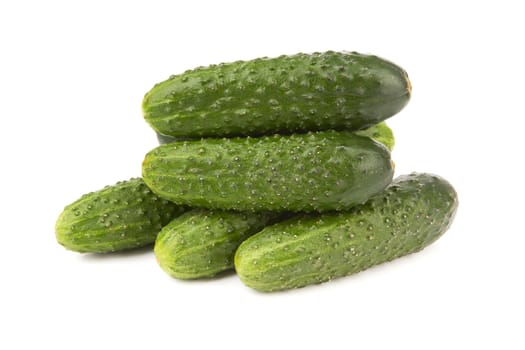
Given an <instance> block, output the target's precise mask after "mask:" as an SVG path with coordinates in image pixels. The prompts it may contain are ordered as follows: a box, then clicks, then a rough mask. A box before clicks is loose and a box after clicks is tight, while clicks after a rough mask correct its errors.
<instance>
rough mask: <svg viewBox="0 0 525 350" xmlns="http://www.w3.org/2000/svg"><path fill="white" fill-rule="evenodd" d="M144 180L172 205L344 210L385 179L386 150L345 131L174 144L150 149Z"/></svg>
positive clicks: (389, 170)
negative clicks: (172, 203)
mask: <svg viewBox="0 0 525 350" xmlns="http://www.w3.org/2000/svg"><path fill="white" fill-rule="evenodd" d="M142 175H143V178H144V181H145V182H146V184H147V185H148V186H149V187H150V188H151V189H152V191H154V192H155V193H157V194H158V195H159V196H161V197H163V198H166V199H168V200H171V201H173V202H175V203H177V204H180V205H188V206H192V207H202V208H209V209H223V210H228V209H230V210H240V211H242V210H244V211H265V210H268V211H329V210H346V209H349V208H350V207H352V206H354V205H356V204H360V203H363V202H365V201H366V200H367V199H368V198H369V197H370V196H372V195H374V194H376V193H378V192H380V191H382V190H383V189H384V188H385V187H386V186H387V185H388V184H389V183H390V182H391V180H392V176H393V163H392V161H391V159H390V152H389V151H388V149H386V147H385V146H383V145H382V144H380V143H377V142H375V141H373V140H371V139H370V138H368V137H364V136H358V135H355V134H353V133H351V132H346V131H344V132H343V131H342V132H337V131H323V132H312V133H307V134H294V135H288V136H283V135H273V136H264V137H259V138H252V137H246V138H231V139H202V140H195V141H175V142H173V143H169V144H165V145H161V146H159V147H157V148H155V149H154V150H152V151H150V152H149V153H148V154H147V155H146V157H145V159H144V161H143V166H142Z"/></svg>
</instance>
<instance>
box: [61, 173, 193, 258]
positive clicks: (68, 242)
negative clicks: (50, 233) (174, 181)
mask: <svg viewBox="0 0 525 350" xmlns="http://www.w3.org/2000/svg"><path fill="white" fill-rule="evenodd" d="M184 211H185V209H184V208H183V207H181V206H178V205H176V204H174V203H171V202H169V201H167V200H165V199H162V198H159V197H158V196H157V195H155V194H153V193H152V192H151V190H150V189H149V188H148V187H147V186H146V185H145V184H144V182H143V181H142V179H140V178H135V179H131V180H128V181H121V182H118V183H117V184H115V185H113V186H106V187H105V188H104V189H102V190H99V191H96V192H91V193H88V194H85V195H83V196H82V197H81V198H80V199H78V200H76V201H75V202H73V203H71V204H70V205H68V206H66V207H65V209H64V211H63V212H62V213H61V214H60V216H59V217H58V220H57V222H56V226H55V232H56V239H57V241H58V243H60V244H61V245H63V246H64V247H65V248H67V249H69V250H73V251H76V252H80V253H108V252H115V251H120V250H126V249H131V248H138V247H143V246H146V245H149V244H152V243H153V242H155V238H156V237H157V234H158V233H159V231H160V230H161V228H162V227H163V226H164V225H166V224H167V223H168V222H170V221H171V220H172V219H174V218H175V217H177V216H179V215H180V214H182V213H183V212H184Z"/></svg>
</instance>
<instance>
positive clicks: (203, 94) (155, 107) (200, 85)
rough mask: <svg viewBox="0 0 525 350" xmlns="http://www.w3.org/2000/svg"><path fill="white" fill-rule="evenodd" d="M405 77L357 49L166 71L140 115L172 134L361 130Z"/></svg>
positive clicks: (389, 102) (393, 105)
mask: <svg viewBox="0 0 525 350" xmlns="http://www.w3.org/2000/svg"><path fill="white" fill-rule="evenodd" d="M410 95H411V85H410V81H409V79H408V76H407V74H406V72H405V71H404V70H403V69H402V68H400V67H399V66H397V65H395V64H393V63H392V62H389V61H387V60H384V59H382V58H379V57H377V56H373V55H364V54H359V53H356V52H333V51H328V52H323V53H313V54H304V53H300V54H296V55H291V56H279V57H276V58H259V59H255V60H251V61H237V62H233V63H226V64H219V65H211V66H209V67H201V68H197V69H194V70H188V71H186V72H184V73H183V74H179V75H173V76H171V77H170V78H169V79H168V80H166V81H163V82H161V83H159V84H157V85H155V86H154V87H153V88H152V89H151V90H150V91H149V92H148V93H147V94H146V95H145V96H144V99H143V102H142V110H143V115H144V118H145V120H146V121H147V122H148V123H149V125H150V126H151V127H152V128H153V129H154V130H155V131H157V132H158V133H160V134H164V135H170V136H176V137H223V136H247V135H250V136H258V135H261V134H272V133H280V134H283V133H297V132H307V131H319V130H328V129H338V130H340V129H345V130H360V129H365V128H367V127H369V126H372V125H374V124H377V123H379V122H381V121H383V120H385V119H387V118H389V117H391V116H393V115H394V114H396V113H398V112H399V111H401V109H403V107H404V106H405V105H406V104H407V103H408V101H409V99H410Z"/></svg>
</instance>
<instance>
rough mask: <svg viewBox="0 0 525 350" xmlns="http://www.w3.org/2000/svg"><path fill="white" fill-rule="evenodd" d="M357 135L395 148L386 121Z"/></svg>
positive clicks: (163, 137) (168, 138)
mask: <svg viewBox="0 0 525 350" xmlns="http://www.w3.org/2000/svg"><path fill="white" fill-rule="evenodd" d="M355 133H356V134H357V135H361V136H366V137H370V138H371V139H373V140H375V141H377V142H379V143H382V144H383V145H385V146H386V148H388V150H389V151H390V152H392V150H393V149H394V145H395V138H394V133H393V131H392V129H390V127H388V125H387V124H386V123H385V122H381V123H379V124H375V125H372V126H371V127H369V128H368V129H364V130H359V131H356V132H355ZM157 140H158V142H159V144H160V145H164V144H166V143H171V142H174V141H177V140H180V138H175V137H173V136H168V135H163V134H159V133H157Z"/></svg>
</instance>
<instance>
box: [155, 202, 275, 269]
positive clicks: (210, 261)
mask: <svg viewBox="0 0 525 350" xmlns="http://www.w3.org/2000/svg"><path fill="white" fill-rule="evenodd" d="M280 216H282V215H281V214H278V213H270V212H266V213H242V212H233V211H210V210H205V209H193V210H191V211H189V212H187V213H185V214H183V215H181V216H179V217H177V218H175V219H174V220H173V221H171V222H170V223H169V224H168V225H166V226H165V227H164V228H163V229H162V230H161V231H160V233H159V235H158V236H157V240H156V241H155V248H154V251H155V256H156V258H157V262H158V263H159V265H160V267H161V268H162V269H163V270H164V271H165V272H166V273H167V274H168V275H170V276H171V277H174V278H178V279H196V278H206V277H213V276H215V275H216V274H218V273H220V272H223V271H226V270H229V269H232V268H233V257H234V255H235V250H236V249H237V247H238V246H239V244H241V242H242V241H244V240H245V239H246V238H248V237H249V236H251V235H253V234H255V233H257V232H259V231H260V230H262V229H263V228H264V227H265V226H267V225H268V224H270V223H273V222H275V220H276V219H277V218H279V217H280Z"/></svg>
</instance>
